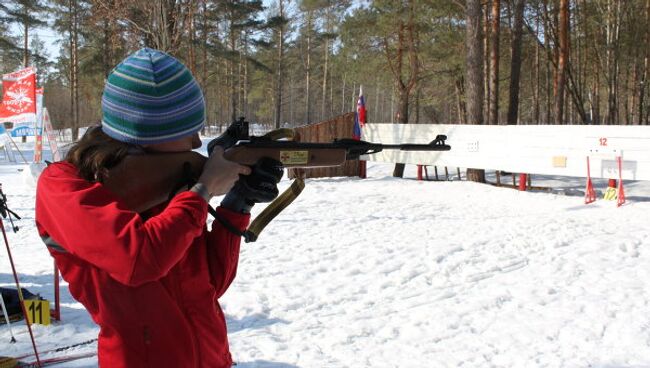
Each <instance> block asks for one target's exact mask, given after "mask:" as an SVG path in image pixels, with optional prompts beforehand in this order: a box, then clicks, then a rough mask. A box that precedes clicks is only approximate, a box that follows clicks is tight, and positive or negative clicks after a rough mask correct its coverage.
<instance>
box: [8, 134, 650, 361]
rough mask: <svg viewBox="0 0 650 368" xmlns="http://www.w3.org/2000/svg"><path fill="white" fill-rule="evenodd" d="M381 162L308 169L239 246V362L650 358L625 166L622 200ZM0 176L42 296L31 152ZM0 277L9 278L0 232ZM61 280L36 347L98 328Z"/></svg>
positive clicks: (231, 294)
mask: <svg viewBox="0 0 650 368" xmlns="http://www.w3.org/2000/svg"><path fill="white" fill-rule="evenodd" d="M18 145H19V146H20V147H21V149H22V150H23V153H24V154H25V156H26V157H28V158H31V157H32V156H31V155H32V153H31V151H30V150H31V147H32V146H31V145H30V142H28V143H26V144H21V143H18ZM17 158H18V159H19V160H20V156H17ZM46 158H47V152H46ZM391 173H392V165H385V164H377V163H369V171H368V179H363V180H362V179H358V178H328V179H310V180H307V183H306V188H305V190H304V192H303V193H302V194H301V196H300V197H299V198H298V199H297V200H296V201H295V202H294V203H293V204H292V205H291V206H290V207H289V208H288V209H286V210H285V211H284V212H283V213H282V214H281V215H280V216H279V217H278V218H276V219H275V220H274V221H273V222H272V223H271V224H270V225H269V226H268V227H267V228H266V229H265V231H264V232H263V233H262V234H261V235H260V237H259V239H258V241H257V242H256V243H249V244H244V245H243V246H242V252H241V262H240V268H239V272H238V276H237V279H236V280H235V282H234V283H233V285H232V286H231V288H230V289H229V291H228V292H227V293H226V295H225V296H224V297H223V298H222V300H221V302H222V306H223V307H224V311H225V314H226V317H227V321H228V328H229V339H230V344H231V350H232V354H233V358H234V359H235V360H236V361H237V363H238V366H239V367H243V368H252V367H265V368H268V367H274V368H288V367H458V366H463V367H599V368H613V367H635V368H638V367H650V313H648V312H650V284H649V283H648V280H650V249H648V246H649V245H650V226H649V225H648V213H650V183H649V182H627V181H626V182H625V189H626V195H627V198H628V202H627V203H626V204H625V205H624V206H622V207H620V208H618V207H617V206H616V203H615V202H612V201H605V200H602V199H601V198H602V191H603V190H604V188H605V186H606V183H605V182H604V181H595V186H596V188H597V190H598V194H599V200H598V201H596V202H595V203H592V204H590V205H585V204H584V203H583V196H582V191H583V190H584V182H585V179H584V178H561V177H538V176H533V184H534V185H538V186H547V187H551V188H553V190H552V191H548V192H544V191H537V192H519V191H516V190H512V189H508V188H498V187H494V186H490V185H482V184H476V183H470V182H466V181H458V180H456V179H457V177H456V175H455V173H456V170H455V169H452V170H451V171H450V173H454V175H450V179H454V180H453V181H438V182H435V181H417V180H414V178H415V176H416V174H415V167H414V166H411V165H409V166H407V172H406V175H405V177H406V178H408V179H396V178H392V177H391ZM491 179H492V180H493V179H494V178H493V177H491ZM505 180H506V179H504V181H505ZM507 180H511V179H509V177H507ZM0 182H1V183H2V184H3V186H2V189H3V191H4V192H5V194H6V195H7V201H8V205H9V208H10V209H12V210H14V211H15V212H16V213H17V214H19V215H20V216H21V217H22V219H21V220H18V221H15V223H16V225H18V226H19V227H20V230H19V231H18V232H17V233H13V232H11V231H10V228H11V227H10V224H9V222H8V221H7V220H5V221H4V226H5V229H7V231H8V232H7V238H8V241H9V244H10V246H11V251H12V254H13V258H14V262H15V264H16V268H17V270H18V272H19V276H20V281H21V286H23V287H26V288H28V289H29V290H30V291H32V292H35V293H40V294H41V295H42V296H44V297H45V298H47V299H49V300H53V286H52V282H53V277H52V260H51V258H50V256H49V255H48V253H47V251H46V249H45V247H44V245H42V243H41V240H40V238H39V237H38V234H37V232H36V229H35V225H34V191H35V187H34V185H35V184H34V180H33V178H32V175H31V174H30V170H29V167H28V166H27V165H25V164H15V163H9V162H7V161H6V159H5V160H2V156H1V155H0ZM289 184H290V181H289V180H288V179H286V178H285V179H283V181H282V182H281V188H286V187H288V185H289ZM218 203H219V198H215V199H213V201H212V204H213V205H216V204H218ZM262 208H263V206H259V205H258V206H256V207H255V212H254V214H255V213H259V211H261V209H262ZM0 286H8V287H13V286H14V284H13V278H12V276H11V269H10V266H9V262H8V258H7V254H6V251H5V249H4V245H3V246H2V250H0ZM61 291H62V317H63V320H62V321H61V322H60V323H59V322H57V323H54V324H52V325H50V326H41V325H34V326H33V330H34V333H35V337H36V342H37V345H38V348H39V349H40V350H47V349H52V348H56V347H60V346H64V345H69V344H74V343H78V342H82V341H87V340H90V339H93V338H95V337H96V335H97V333H98V328H97V326H96V325H95V324H94V323H93V322H92V321H91V319H90V318H89V316H88V314H87V312H86V311H85V310H84V308H83V307H82V306H81V305H80V304H79V303H77V302H76V301H74V300H73V299H72V298H71V297H70V295H69V293H68V290H67V286H66V284H65V283H63V284H62V288H61ZM12 330H13V334H14V335H15V336H16V339H17V340H18V342H16V343H15V344H10V343H9V341H10V333H9V329H8V328H7V325H0V356H2V355H9V356H17V355H23V354H29V353H30V352H31V342H30V340H29V335H28V333H27V329H26V327H25V324H24V323H23V322H17V323H15V324H12ZM94 349H96V344H91V345H87V346H82V347H78V348H74V349H70V350H67V351H66V352H64V353H65V354H77V353H83V352H88V351H93V350H94ZM58 354H59V355H60V354H62V353H58ZM44 356H45V357H47V356H48V355H47V354H44ZM65 366H66V367H96V366H97V360H96V358H89V359H83V360H79V361H76V362H74V363H66V364H65Z"/></svg>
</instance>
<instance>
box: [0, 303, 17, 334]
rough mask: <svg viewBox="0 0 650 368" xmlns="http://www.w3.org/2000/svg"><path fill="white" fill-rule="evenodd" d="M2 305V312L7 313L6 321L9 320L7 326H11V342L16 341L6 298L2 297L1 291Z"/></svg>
mask: <svg viewBox="0 0 650 368" xmlns="http://www.w3.org/2000/svg"><path fill="white" fill-rule="evenodd" d="M0 305H1V306H2V313H4V315H5V321H7V326H9V334H10V335H11V341H10V343H12V344H13V343H15V342H16V338H15V337H14V332H13V331H12V330H11V322H9V313H7V307H6V306H5V299H4V298H3V297H2V293H0Z"/></svg>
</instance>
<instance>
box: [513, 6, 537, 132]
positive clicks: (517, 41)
mask: <svg viewBox="0 0 650 368" xmlns="http://www.w3.org/2000/svg"><path fill="white" fill-rule="evenodd" d="M525 5H526V1H525V0H515V14H514V18H515V19H514V23H513V26H512V28H513V29H512V43H511V54H512V58H511V61H510V89H509V98H508V125H516V124H517V116H518V114H519V79H520V76H521V38H522V28H523V23H524V7H525ZM536 50H538V51H537V55H539V47H537V45H536ZM538 68H539V64H537V69H538ZM536 86H537V84H536ZM535 93H536V92H535ZM537 106H538V107H537V110H536V111H537V114H536V115H538V116H539V105H538V104H537Z"/></svg>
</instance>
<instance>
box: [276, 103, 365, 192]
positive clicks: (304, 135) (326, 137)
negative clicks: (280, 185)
mask: <svg viewBox="0 0 650 368" xmlns="http://www.w3.org/2000/svg"><path fill="white" fill-rule="evenodd" d="M353 126H354V113H353V112H351V113H347V114H344V115H339V116H337V117H336V118H334V119H332V120H328V121H324V122H321V123H316V124H310V125H304V126H301V127H297V128H295V130H296V131H297V132H298V135H299V139H298V140H300V141H301V142H321V143H331V142H332V141H333V140H334V139H336V138H352V130H353ZM288 175H289V178H291V179H293V178H296V177H302V178H325V177H338V176H359V160H348V161H346V162H345V164H344V165H343V166H338V167H322V168H313V169H289V172H288Z"/></svg>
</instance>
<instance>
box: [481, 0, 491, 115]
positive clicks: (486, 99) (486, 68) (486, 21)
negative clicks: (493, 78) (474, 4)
mask: <svg viewBox="0 0 650 368" xmlns="http://www.w3.org/2000/svg"><path fill="white" fill-rule="evenodd" d="M491 1H492V0H485V12H483V13H482V15H483V16H484V18H483V90H484V91H485V93H484V96H483V122H484V123H485V124H486V125H490V98H491V96H492V91H491V90H490V88H491V87H492V85H491V84H490V11H489V10H488V9H490V8H491V7H490V5H491Z"/></svg>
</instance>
